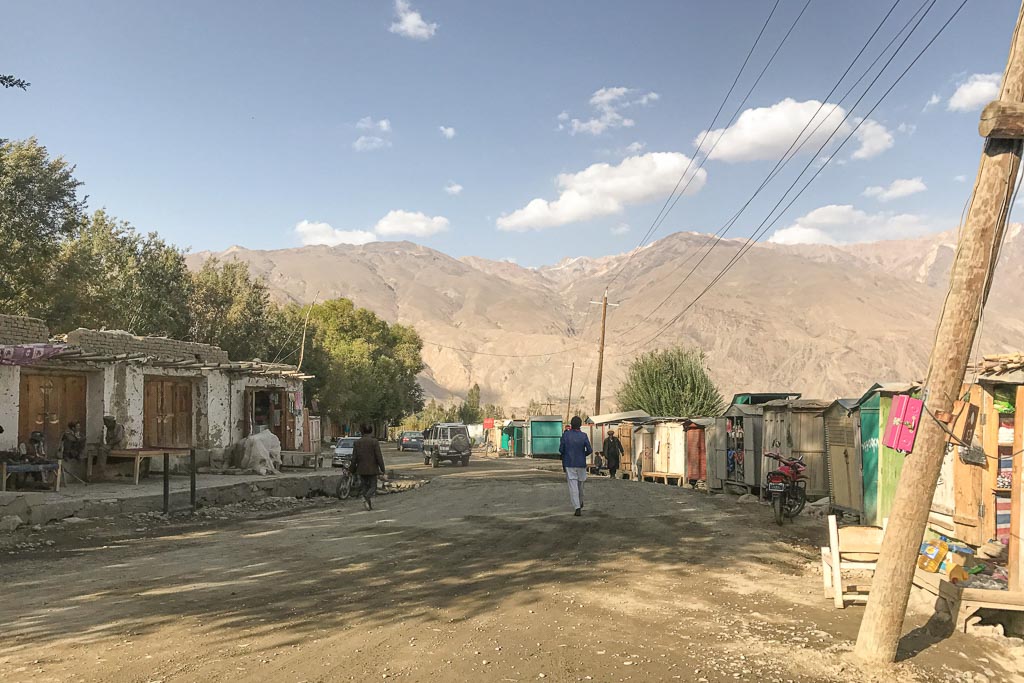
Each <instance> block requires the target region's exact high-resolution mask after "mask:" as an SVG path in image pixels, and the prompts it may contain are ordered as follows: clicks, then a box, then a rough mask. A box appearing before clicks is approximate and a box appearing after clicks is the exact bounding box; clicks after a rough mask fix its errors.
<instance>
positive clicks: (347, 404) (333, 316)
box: [303, 299, 424, 422]
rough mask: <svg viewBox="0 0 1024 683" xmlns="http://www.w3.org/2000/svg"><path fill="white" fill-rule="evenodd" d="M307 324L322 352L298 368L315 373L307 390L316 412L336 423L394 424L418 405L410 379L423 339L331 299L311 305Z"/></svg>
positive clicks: (416, 367)
mask: <svg viewBox="0 0 1024 683" xmlns="http://www.w3.org/2000/svg"><path fill="white" fill-rule="evenodd" d="M310 328H311V332H312V339H313V343H314V344H315V345H316V347H318V348H319V349H322V352H323V355H322V357H321V358H320V359H319V360H315V361H313V365H312V366H307V365H306V364H305V363H304V364H303V369H308V370H309V371H310V372H311V373H313V374H316V375H317V380H316V382H315V383H312V388H313V391H314V392H315V395H316V396H317V397H318V400H319V403H320V406H321V411H322V412H325V413H326V414H328V415H330V416H331V417H333V418H334V419H335V420H337V421H339V422H344V421H362V420H372V421H388V422H397V421H400V420H401V419H402V418H404V417H405V416H407V415H410V414H412V413H415V412H417V411H420V410H421V409H423V395H422V389H421V388H420V386H419V383H418V382H417V381H416V375H417V374H419V373H420V372H421V371H422V370H423V368H424V364H423V359H422V356H421V351H422V348H423V341H422V340H421V339H420V338H419V335H418V334H417V333H416V331H415V330H413V329H412V328H411V327H406V326H403V325H390V326H389V325H388V324H387V323H386V322H385V321H383V320H381V319H380V318H378V317H377V316H376V315H375V314H374V313H373V312H372V311H369V310H367V309H364V308H357V307H356V306H355V305H353V303H352V302H351V301H349V300H348V299H333V300H331V301H326V302H324V303H322V304H317V305H316V306H313V308H312V311H311V313H310ZM307 349H308V346H307Z"/></svg>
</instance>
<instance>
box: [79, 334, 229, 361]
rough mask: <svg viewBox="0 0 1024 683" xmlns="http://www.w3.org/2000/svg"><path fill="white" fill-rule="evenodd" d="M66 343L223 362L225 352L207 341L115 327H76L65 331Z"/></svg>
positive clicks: (103, 350)
mask: <svg viewBox="0 0 1024 683" xmlns="http://www.w3.org/2000/svg"><path fill="white" fill-rule="evenodd" d="M68 343H69V344H71V345H73V346H78V347H80V348H81V349H82V350H84V351H89V352H93V353H110V354H120V353H144V354H146V355H148V356H154V357H157V358H166V359H173V360H196V359H197V358H198V360H201V361H204V362H211V363H227V362H228V360H229V359H228V354H227V351H224V350H223V349H221V348H219V347H216V346H211V345H210V344H198V343H196V342H186V341H179V340H177V339H168V338H167V337H136V336H135V335H134V334H130V333H128V332H119V331H116V332H115V331H98V330H86V329H81V328H79V329H77V330H75V331H74V332H69V333H68Z"/></svg>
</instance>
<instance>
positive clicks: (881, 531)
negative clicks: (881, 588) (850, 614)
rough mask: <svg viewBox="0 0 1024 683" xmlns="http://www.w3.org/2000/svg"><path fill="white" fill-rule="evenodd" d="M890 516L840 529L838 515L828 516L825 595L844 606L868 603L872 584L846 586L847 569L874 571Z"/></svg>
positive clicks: (823, 555)
mask: <svg viewBox="0 0 1024 683" xmlns="http://www.w3.org/2000/svg"><path fill="white" fill-rule="evenodd" d="M888 521H889V520H888V519H885V520H882V526H881V528H879V527H876V526H845V527H842V528H839V523H838V521H837V520H836V516H835V515H829V516H828V546H827V547H824V548H822V549H821V575H822V581H823V582H824V587H825V597H826V598H832V600H833V601H834V602H835V605H836V607H838V608H839V609H843V608H844V607H846V603H848V602H867V599H868V596H867V591H868V588H869V586H858V585H852V584H850V585H844V584H843V570H844V569H846V570H862V571H865V570H866V571H870V572H874V571H875V567H876V566H877V564H878V554H879V553H880V552H881V551H882V536H884V535H885V526H886V524H887V523H888Z"/></svg>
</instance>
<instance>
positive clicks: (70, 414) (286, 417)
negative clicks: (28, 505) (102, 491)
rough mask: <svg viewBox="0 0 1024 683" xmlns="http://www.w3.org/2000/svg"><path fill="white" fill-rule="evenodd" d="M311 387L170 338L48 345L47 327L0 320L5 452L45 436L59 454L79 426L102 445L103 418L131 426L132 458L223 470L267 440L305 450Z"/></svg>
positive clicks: (0, 437)
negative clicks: (252, 440) (149, 451)
mask: <svg viewBox="0 0 1024 683" xmlns="http://www.w3.org/2000/svg"><path fill="white" fill-rule="evenodd" d="M308 378H309V375H305V374H303V373H302V372H300V371H299V370H298V369H296V368H295V367H294V366H290V365H282V364H272V363H264V362H260V361H232V360H231V359H229V358H228V354H227V353H226V352H225V351H224V350H223V349H220V348H218V347H216V346H211V345H208V344H197V343H193V342H183V341H178V340H175V339H167V338H163V337H138V336H135V335H132V334H129V333H127V332H119V331H97V330H86V329H78V330H74V331H73V332H70V333H68V334H67V335H66V339H60V340H53V341H51V340H50V333H49V330H48V329H47V328H46V325H45V324H44V323H43V322H42V321H41V320H36V319H34V318H24V317H15V316H7V315H0V426H3V428H4V433H3V434H0V450H7V449H14V448H17V447H18V444H20V443H25V442H27V440H28V437H29V434H31V432H33V431H41V432H43V434H44V436H45V440H46V446H47V453H48V454H51V455H52V454H55V453H56V449H57V446H58V444H59V442H60V435H61V434H62V432H63V430H64V428H65V426H66V425H67V423H68V422H70V421H73V420H76V421H80V422H81V423H82V425H83V427H84V431H85V437H86V441H87V443H88V444H99V443H100V442H101V441H102V439H103V416H104V415H113V416H114V417H115V418H117V420H118V422H119V423H121V424H122V425H124V428H125V433H126V437H127V440H128V443H127V447H128V448H160V447H166V448H175V449H178V448H182V449H187V448H194V449H196V454H197V460H198V462H199V463H200V464H212V465H218V464H220V463H223V462H225V461H226V460H227V454H228V452H229V450H230V449H231V447H232V445H233V444H235V443H237V442H239V441H241V440H242V439H243V438H245V437H246V436H248V435H249V434H252V433H254V432H257V431H263V430H269V431H272V432H274V433H275V434H276V435H277V436H278V438H280V440H281V444H282V447H283V448H284V449H285V450H300V449H302V448H303V445H304V444H303V442H304V436H305V434H304V423H305V422H306V420H305V418H306V411H305V410H304V409H303V381H304V380H305V379H308ZM307 447H308V444H307Z"/></svg>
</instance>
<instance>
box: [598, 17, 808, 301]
mask: <svg viewBox="0 0 1024 683" xmlns="http://www.w3.org/2000/svg"><path fill="white" fill-rule="evenodd" d="M778 3H779V0H775V4H774V6H772V8H771V11H770V12H768V17H767V18H766V19H765V23H764V25H763V26H762V27H761V31H759V32H758V35H757V37H756V38H755V39H754V44H753V45H751V49H750V50H749V51H748V52H746V57H745V58H743V62H742V63H741V65H740V66H739V71H737V72H736V76H735V78H733V79H732V84H731V85H730V86H729V89H728V91H726V93H725V97H723V98H722V103H721V104H719V105H718V111H717V112H715V116H714V117H713V118H712V120H711V123H710V124H709V125H708V127H707V128H705V131H703V134H702V135H701V137H700V142H699V143H698V144H697V154H699V152H700V148H701V147H702V146H703V143H705V140H706V139H707V138H708V134H709V133H710V132H711V131H712V130H713V129H714V128H715V124H716V123H717V122H718V117H719V116H721V114H722V110H724V109H725V104H726V102H728V101H729V97H730V96H732V91H733V90H734V89H735V87H736V84H737V83H739V78H740V77H741V76H742V74H743V71H744V70H745V69H746V65H748V62H749V61H750V60H751V56H752V55H753V54H754V50H755V49H756V48H757V46H758V43H759V42H761V37H762V36H763V35H764V33H765V30H766V29H767V28H768V24H769V23H770V22H771V17H772V16H774V15H775V10H776V9H778ZM808 4H810V2H809V1H808ZM804 9H807V6H806V5H805V6H804ZM801 14H803V11H801ZM798 19H799V16H798ZM763 73H764V72H762V74H763ZM759 80H760V79H759ZM755 85H756V83H755ZM746 94H748V96H750V93H746ZM744 101H745V98H744ZM694 159H696V154H694V155H693V157H691V158H690V160H689V162H688V163H687V164H686V168H685V169H683V173H682V175H680V176H679V180H677V181H676V185H675V186H674V187H673V188H672V191H671V193H669V196H668V197H667V198H666V199H665V204H663V205H662V209H660V210H659V211H658V212H657V215H656V216H655V217H654V220H653V221H651V224H650V226H649V227H648V228H647V231H646V232H645V233H644V236H643V237H642V238H641V239H640V242H639V244H637V246H636V248H635V249H634V250H633V251H632V252H630V255H629V257H627V259H626V261H624V262H623V264H622V265H620V266H618V268H617V269H616V270H615V272H614V273H613V274H612V278H611V280H610V281H608V284H607V285H606V286H605V289H609V288H610V287H611V286H612V285H613V284H614V282H615V280H617V279H618V275H620V274H621V273H622V271H623V270H624V269H625V268H626V265H627V264H628V263H629V261H630V259H632V258H633V256H634V255H635V254H636V253H637V252H638V251H640V249H641V248H643V246H644V244H646V242H647V240H648V238H650V237H651V234H653V231H654V230H655V229H656V228H655V225H656V224H657V221H658V219H659V218H660V217H662V215H663V214H665V213H666V209H667V208H668V206H669V203H670V202H671V201H672V198H673V196H675V194H676V190H678V189H679V185H680V184H682V182H683V179H684V178H685V177H686V174H687V173H688V172H689V170H690V167H691V166H692V165H693V160H694ZM697 170H700V169H699V168H698V169H697ZM693 175H696V171H694V172H693ZM693 175H691V176H690V180H692V179H693ZM686 185H687V186H689V181H687V183H686ZM683 191H684V193H685V191H686V187H684V188H683Z"/></svg>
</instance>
